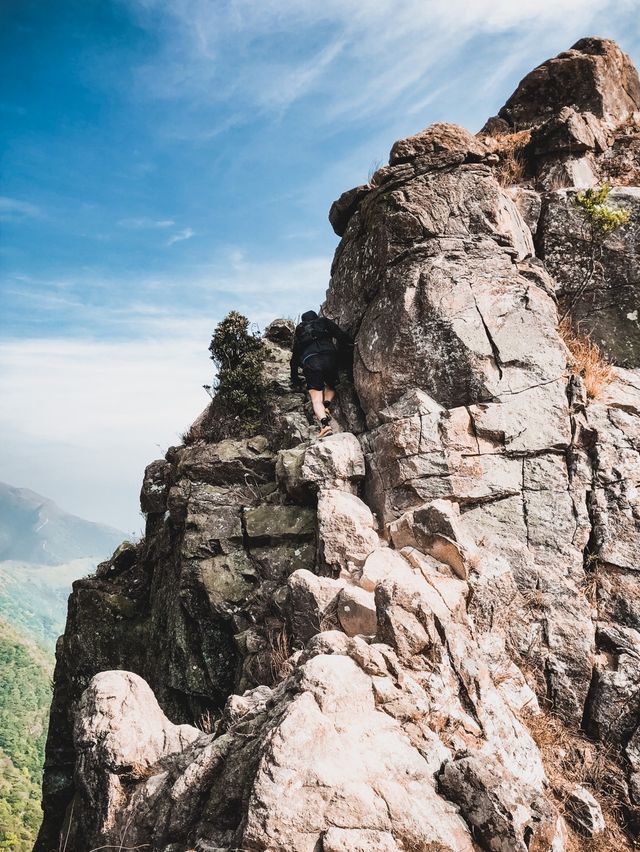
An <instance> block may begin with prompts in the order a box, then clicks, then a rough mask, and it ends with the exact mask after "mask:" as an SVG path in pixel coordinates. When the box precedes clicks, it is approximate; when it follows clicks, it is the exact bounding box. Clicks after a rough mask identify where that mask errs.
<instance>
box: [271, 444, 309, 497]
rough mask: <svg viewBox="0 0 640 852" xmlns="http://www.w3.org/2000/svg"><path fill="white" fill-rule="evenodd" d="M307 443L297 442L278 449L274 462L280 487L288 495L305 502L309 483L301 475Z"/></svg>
mask: <svg viewBox="0 0 640 852" xmlns="http://www.w3.org/2000/svg"><path fill="white" fill-rule="evenodd" d="M307 449H308V445H307V444H299V445H298V446H296V447H292V448H291V449H287V450H280V452H279V453H278V460H277V462H276V477H277V479H278V483H279V485H280V487H281V488H284V490H285V491H286V492H287V494H288V495H289V497H291V498H292V499H294V500H298V501H299V502H306V501H307V500H308V499H310V497H311V489H310V488H309V484H308V483H307V482H306V481H305V480H304V478H303V476H302V466H303V464H304V457H305V453H306V452H307Z"/></svg>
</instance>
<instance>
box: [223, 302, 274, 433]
mask: <svg viewBox="0 0 640 852" xmlns="http://www.w3.org/2000/svg"><path fill="white" fill-rule="evenodd" d="M209 352H210V353H211V359H212V361H213V363H214V364H215V365H216V367H217V368H218V373H217V377H216V381H215V384H214V388H215V397H214V399H213V402H212V404H211V409H210V417H209V428H210V430H211V432H212V433H213V435H212V437H214V438H219V437H224V436H226V435H230V434H234V435H243V434H244V435H247V434H251V433H253V432H255V430H256V428H257V427H258V426H259V424H260V422H261V419H262V417H263V416H264V412H265V409H266V404H267V394H266V386H265V382H264V378H263V375H262V365H263V362H264V359H265V354H266V352H265V345H264V343H263V341H262V339H261V338H260V337H259V335H257V334H254V333H252V332H251V331H249V320H248V319H247V318H246V317H245V316H243V315H242V314H241V313H238V311H231V312H230V313H229V314H227V316H226V317H225V318H224V319H223V320H222V322H220V323H218V325H217V326H216V328H215V331H214V333H213V337H212V338H211V343H210V345H209Z"/></svg>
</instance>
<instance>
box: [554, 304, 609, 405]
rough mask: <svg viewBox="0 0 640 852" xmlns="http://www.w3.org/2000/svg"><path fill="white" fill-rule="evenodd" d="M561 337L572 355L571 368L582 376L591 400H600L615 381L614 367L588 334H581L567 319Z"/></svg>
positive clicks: (561, 330)
mask: <svg viewBox="0 0 640 852" xmlns="http://www.w3.org/2000/svg"><path fill="white" fill-rule="evenodd" d="M559 331H560V336H561V337H562V339H563V340H564V342H565V345H566V347H567V349H568V350H569V353H570V361H569V366H570V367H571V369H572V370H574V372H575V373H577V374H578V375H579V376H582V379H583V381H584V386H585V389H586V391H587V396H588V397H589V399H598V397H599V396H600V395H601V394H602V391H603V390H604V388H606V386H607V385H608V384H610V383H611V382H612V381H613V378H614V372H613V365H612V364H611V363H610V362H609V361H608V360H607V358H606V356H605V355H604V353H603V352H602V350H601V349H600V347H599V346H598V344H597V343H594V341H593V340H592V339H591V338H590V337H589V335H587V334H580V333H579V332H578V331H577V330H576V329H575V328H574V327H573V326H572V325H571V322H570V321H569V320H568V319H567V318H566V317H565V318H564V319H563V320H562V321H561V323H560V325H559Z"/></svg>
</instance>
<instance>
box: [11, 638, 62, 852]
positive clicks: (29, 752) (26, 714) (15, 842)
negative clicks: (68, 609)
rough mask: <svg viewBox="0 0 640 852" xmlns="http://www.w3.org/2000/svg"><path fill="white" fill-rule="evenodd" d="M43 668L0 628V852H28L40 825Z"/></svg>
mask: <svg viewBox="0 0 640 852" xmlns="http://www.w3.org/2000/svg"><path fill="white" fill-rule="evenodd" d="M49 665H50V664H49V663H48V661H47V660H46V657H45V655H44V654H43V653H42V652H41V651H40V650H39V649H38V648H37V647H36V646H35V645H33V644H31V643H29V641H28V640H26V639H23V638H22V637H21V636H19V635H18V634H17V633H15V632H14V631H13V630H12V629H10V628H9V627H8V626H6V625H4V624H3V623H2V622H0V671H1V672H2V681H1V682H0V849H7V850H11V852H28V850H30V849H32V847H33V842H34V840H35V837H36V833H37V831H38V828H39V826H40V821H41V819H42V811H41V809H40V784H41V780H42V765H43V762H44V744H45V739H46V727H47V726H46V716H47V711H48V708H49V702H50V701H51V691H50V688H49V669H48V666H49Z"/></svg>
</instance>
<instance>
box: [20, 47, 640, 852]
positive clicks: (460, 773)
mask: <svg viewBox="0 0 640 852" xmlns="http://www.w3.org/2000/svg"><path fill="white" fill-rule="evenodd" d="M554 63H555V64H554ZM585 68H586V69H587V70H588V71H589V73H586V71H585V70H584V69H585ZM611 69H613V71H612V70H611ZM614 71H615V73H613V72H614ZM583 72H584V73H583ZM581 74H582V77H581V80H582V81H583V83H584V88H583V89H580V92H579V94H580V97H579V98H578V99H577V102H576V103H575V104H573V107H572V108H575V109H576V110H577V111H578V112H582V113H586V112H590V113H591V114H592V115H593V116H595V118H596V119H597V121H598V122H600V124H594V123H593V122H592V121H591V119H588V122H590V124H589V126H590V128H591V131H592V134H593V135H594V138H595V136H598V138H599V139H601V142H600V143H598V144H601V147H602V150H601V152H600V154H601V158H602V161H603V162H604V161H605V160H607V154H610V153H611V152H612V151H615V150H616V144H617V140H619V139H620V134H621V133H622V130H621V129H620V127H621V125H620V122H625V123H626V124H625V127H626V128H627V130H628V122H629V121H632V120H633V110H634V108H635V105H637V103H638V98H637V91H636V88H634V87H635V83H634V80H635V81H636V82H637V75H636V76H634V75H635V70H634V69H633V67H632V66H630V63H629V62H628V59H627V58H626V57H624V54H622V53H621V52H620V51H619V49H618V48H617V47H616V46H615V45H613V44H612V43H611V42H606V41H603V40H598V39H588V40H583V41H582V42H579V43H578V44H577V45H575V46H574V48H572V50H571V51H569V52H567V53H566V54H561V56H560V57H558V58H557V59H556V60H550V61H549V63H545V65H544V66H541V69H536V71H535V72H533V74H532V75H530V76H529V77H528V78H525V81H523V83H522V84H521V85H520V87H519V89H518V90H517V93H516V94H514V96H513V97H512V98H511V99H510V100H509V102H508V104H507V107H508V110H507V107H505V111H501V115H503V113H504V116H503V118H501V121H503V122H504V126H503V125H500V124H498V125H497V126H496V123H495V122H493V125H492V128H493V129H492V133H494V134H497V135H498V136H499V135H500V133H503V134H508V133H509V132H510V131H511V130H513V128H512V127H511V126H510V125H509V122H510V121H512V120H513V121H514V122H515V121H516V120H517V121H518V122H522V121H525V118H523V116H525V117H526V121H527V122H528V123H529V126H531V127H533V128H534V129H535V128H539V127H542V126H543V125H544V126H545V127H546V128H547V130H546V131H545V132H547V131H548V132H549V133H550V128H551V127H552V125H553V122H556V123H558V122H559V123H560V124H562V122H565V119H566V116H564V117H563V116H562V115H561V113H563V110H564V109H565V108H566V106H567V105H566V104H565V103H564V102H562V103H560V102H556V99H555V98H556V94H557V92H558V91H559V89H558V88H557V86H556V85H555V83H553V81H554V80H565V79H570V78H572V75H574V76H576V75H581ZM545 81H546V82H545ZM549 81H551V82H549ZM552 83H553V85H552ZM639 91H640V90H639ZM536 99H537V100H536ZM514 116H515V118H514ZM527 116H528V117H527ZM565 123H566V122H565ZM489 124H490V125H491V122H490V123H489ZM553 126H555V125H553ZM598 128H600V129H602V128H604V129H606V134H607V135H606V137H605V136H604V135H602V134H600V135H598V133H596V131H598ZM625 132H627V131H626V130H625ZM602 133H603V134H604V130H602ZM486 134H487V130H486V129H485V131H483V133H481V134H480V135H479V137H473V136H471V135H470V134H468V133H467V132H466V131H464V130H463V129H462V128H457V127H455V126H453V125H446V124H439V125H434V126H433V127H431V128H428V129H427V130H426V131H423V132H422V133H420V134H417V135H416V136H413V137H410V138H409V139H407V140H401V141H400V142H398V143H396V144H395V145H394V146H393V149H392V151H391V157H390V164H389V166H385V167H383V168H382V169H380V170H379V172H378V173H377V174H376V175H374V178H373V179H372V185H368V186H363V187H358V188H356V189H355V190H352V191H350V192H348V193H345V194H344V195H343V196H342V197H341V199H339V200H338V201H337V202H336V203H335V204H334V206H333V208H332V211H331V220H332V223H333V224H334V227H335V228H336V230H337V231H338V232H339V233H340V234H341V235H342V241H341V243H340V245H339V246H338V249H337V251H336V255H335V259H334V264H333V268H332V277H331V283H330V287H329V290H328V293H327V300H326V303H325V305H324V311H325V313H326V314H328V315H330V316H331V317H333V318H334V319H335V320H336V321H337V322H339V323H340V324H341V325H342V326H343V327H344V328H347V329H349V330H350V331H351V333H352V334H353V335H354V337H355V341H356V348H355V358H354V385H355V393H350V391H349V388H347V389H346V390H345V391H343V394H342V400H341V409H342V412H343V422H342V426H343V427H344V428H345V429H348V430H349V431H345V432H340V433H339V434H336V435H334V436H333V437H331V438H330V439H327V440H325V441H322V442H315V443H313V442H312V441H311V440H310V426H309V423H310V421H309V418H308V413H307V411H306V408H305V405H304V400H303V397H302V396H301V395H300V394H295V393H292V392H291V391H290V389H289V386H288V381H287V371H286V362H287V358H288V350H287V345H288V340H289V336H288V334H287V331H286V329H287V324H286V323H283V322H282V321H280V322H278V323H277V324H274V325H273V326H272V327H271V328H270V329H267V332H266V343H267V345H268V349H269V359H268V361H267V363H266V364H265V375H266V376H267V378H268V379H269V382H270V389H271V396H272V406H273V411H272V417H271V418H270V420H271V427H270V430H269V433H268V434H265V435H256V436H253V437H251V438H244V439H242V440H233V439H230V440H226V441H222V442H219V443H217V444H211V443H207V441H206V440H204V438H199V437H198V425H197V424H196V426H195V427H194V429H193V430H192V437H193V438H194V439H195V442H194V443H192V444H191V445H189V446H186V447H180V448H172V449H171V450H170V451H169V453H168V454H167V458H166V459H164V460H160V461H158V462H154V463H153V464H152V465H150V467H149V468H148V469H147V472H146V475H145V481H144V485H143V490H142V495H141V502H142V508H143V510H144V511H145V512H146V513H147V534H146V537H145V541H144V542H143V543H142V544H141V545H140V546H139V547H137V548H133V547H123V548H121V549H120V550H119V551H117V552H116V554H114V557H113V558H112V559H111V560H110V561H109V562H108V563H105V564H104V565H102V566H100V568H99V570H98V572H97V575H96V577H93V578H88V579H85V580H82V581H79V582H78V583H76V584H75V587H74V592H73V595H72V598H71V601H70V609H69V619H68V623H67V630H66V632H65V636H64V637H63V638H62V639H61V642H60V645H59V649H58V665H57V669H56V675H55V695H54V704H53V707H52V717H51V718H52V723H51V729H50V739H49V745H48V758H47V768H46V777H45V787H44V792H45V814H46V818H45V823H44V826H43V829H42V832H41V836H40V839H39V843H38V845H37V847H36V848H37V849H39V850H41V852H44V850H46V851H47V852H48V850H50V849H55V848H58V844H59V837H60V834H62V837H63V839H64V840H65V842H66V847H65V848H66V849H67V850H77V852H88V850H91V849H94V848H96V847H99V846H103V845H109V844H111V845H115V846H116V847H118V846H120V847H124V846H129V847H130V846H143V847H144V846H145V845H146V846H147V847H149V848H152V849H157V850H163V852H187V850H197V851H198V852H213V850H216V852H221V850H229V852H230V850H233V849H245V850H255V852H258V850H263V852H266V850H283V852H284V850H295V852H360V850H361V852H364V850H367V852H394V851H395V850H405V852H408V850H424V852H427V850H430V852H433V850H452V852H454V850H474V849H486V850H501V852H511V850H514V852H515V851H516V850H517V852H526V850H530V852H532V850H539V852H541V851H542V850H554V852H561V850H563V849H567V850H568V849H572V848H575V843H576V837H579V838H584V837H585V835H600V836H602V832H603V831H606V832H608V833H609V836H611V837H615V838H616V843H617V845H618V846H619V848H624V845H625V844H626V843H627V842H628V839H629V837H630V836H631V835H633V834H634V833H637V831H638V824H639V823H638V805H639V804H640V792H639V791H640V746H639V737H640V735H639V734H638V728H639V723H640V687H638V682H639V676H640V669H639V668H638V660H639V659H640V632H639V631H640V592H639V587H638V583H637V573H636V572H637V571H638V569H639V563H638V552H639V549H638V544H639V541H640V500H639V498H638V490H637V489H638V480H639V479H640V459H639V458H638V454H639V453H640V378H639V376H638V373H637V371H636V370H633V369H617V370H616V371H615V376H614V380H613V381H612V382H611V383H610V385H609V386H608V387H607V389H606V393H605V394H603V396H602V397H601V398H600V399H599V400H598V401H589V400H588V399H587V397H586V394H585V392H584V388H583V386H582V383H581V381H580V379H579V377H577V376H572V375H571V374H570V371H569V370H568V369H567V366H566V364H567V352H566V349H565V347H564V344H563V343H562V340H561V338H560V337H559V335H558V331H557V325H558V311H557V304H556V292H558V294H559V295H560V297H561V298H562V292H563V288H570V280H571V278H570V276H571V267H570V264H569V263H568V262H566V261H563V259H562V252H561V251H558V250H556V249H554V245H556V244H559V240H560V239H561V238H563V227H564V226H563V225H558V224H557V223H558V222H560V221H563V220H561V217H560V214H558V215H555V216H553V217H552V216H551V214H550V211H551V210H552V208H553V205H554V204H555V205H556V206H557V205H559V204H563V203H565V201H566V198H567V197H568V194H569V193H568V192H567V193H564V194H562V193H546V192H543V196H542V198H539V196H538V194H537V190H536V189H533V188H531V187H528V188H527V187H523V186H519V187H510V188H506V189H505V188H504V187H501V186H500V184H499V183H498V181H497V179H496V176H497V175H498V176H499V166H500V158H499V156H497V155H496V153H495V150H496V148H495V145H494V144H493V143H491V141H490V140H488V139H486V138H485V137H486ZM493 138H496V137H495V136H494V137H493ZM549 156H551V155H549ZM553 157H556V162H561V163H563V164H566V163H565V159H566V155H565V153H564V152H561V153H559V154H557V155H556V154H553ZM553 157H552V159H553ZM596 159H597V158H596ZM596 159H594V162H596ZM607 162H608V163H609V164H610V163H611V157H609V159H608V160H607ZM545 163H546V165H545V168H546V167H547V166H549V167H550V163H551V160H546V161H545ZM540 174H542V172H541V173H540ZM541 180H542V178H541ZM538 189H540V187H538ZM525 200H526V201H528V202H529V203H528V204H525ZM536 200H537V201H538V202H539V204H538V205H537V206H536V203H535V202H536ZM540 209H542V210H543V213H542V217H541V218H540ZM567 209H568V208H567ZM553 222H555V223H556V224H553V225H552V224H550V223H553ZM635 227H637V223H636V225H635ZM532 230H534V231H536V233H535V243H534V239H533V236H534V235H533V234H532ZM567 231H568V233H567V236H566V238H567V239H572V238H573V237H572V232H571V229H570V228H567ZM633 233H635V231H634V230H633V229H630V230H628V231H626V232H625V233H622V234H621V235H617V239H618V241H619V242H618V244H617V248H616V251H617V254H616V257H617V258H618V260H617V261H616V262H615V263H614V262H613V261H612V263H611V268H613V267H614V266H615V267H616V268H620V269H631V263H630V258H632V257H633V236H632V235H633ZM554 240H555V241H556V242H555V243H554ZM534 245H537V246H538V251H539V252H541V253H544V259H545V262H546V263H547V264H548V267H546V266H545V265H544V264H543V262H542V260H541V259H540V257H536V256H535V249H534ZM541 247H542V248H541ZM625 264H626V266H625ZM550 272H551V273H552V274H553V276H554V277H552V275H551V274H550ZM622 274H626V273H621V275H622ZM627 278H630V276H627ZM625 280H627V279H625ZM600 283H601V284H602V286H603V287H604V286H607V287H608V286H610V283H611V278H610V276H609V274H608V273H607V272H606V268H604V271H603V277H602V281H601V282H600ZM613 289H615V288H613ZM629 298H631V297H629ZM628 307H629V300H628V299H626V298H625V300H618V301H617V300H616V299H615V298H611V299H610V300H609V310H610V315H609V316H610V319H609V320H608V323H609V325H608V327H612V326H611V323H617V322H619V321H621V313H624V312H626V313H628V312H629V311H628ZM625 363H628V362H626V361H625ZM351 433H356V434H357V438H356V437H355V436H354V434H351ZM525 675H526V676H525ZM536 693H537V695H536ZM549 713H551V714H552V716H548V715H547V714H549ZM552 720H553V725H557V726H564V727H563V730H566V731H567V732H569V733H570V735H571V736H574V737H576V738H577V737H578V733H579V731H581V730H582V731H584V732H585V734H586V735H587V736H588V737H589V738H590V739H591V742H589V741H588V740H587V739H585V738H584V737H583V738H582V739H580V740H579V746H577V747H576V749H577V752H578V753H579V755H580V759H584V760H586V758H587V756H589V755H591V754H592V751H593V750H594V749H596V750H597V749H600V753H601V755H602V758H601V765H602V766H603V767H605V769H603V770H602V772H601V775H602V776H603V777H604V781H603V787H602V793H603V795H605V794H606V795H608V793H607V791H610V790H611V789H612V788H613V787H615V798H616V811H615V813H614V814H613V816H612V814H611V813H608V814H607V819H608V822H609V824H608V827H607V828H605V822H604V820H603V816H602V813H601V810H600V804H599V801H598V799H599V796H600V792H601V791H600V790H598V789H596V788H592V789H591V791H589V790H588V789H585V787H583V786H581V785H580V784H578V783H577V782H576V781H575V778H570V779H568V780H563V779H562V778H560V777H559V774H558V768H557V766H556V765H555V764H556V763H558V764H562V765H564V764H565V763H566V762H567V760H568V758H567V753H568V749H567V748H564V747H563V746H561V745H560V743H558V745H557V748H555V750H554V752H553V754H554V757H553V763H551V764H550V763H549V761H547V764H546V766H545V765H544V763H543V760H542V757H543V756H544V757H548V756H549V755H548V753H545V754H542V755H541V752H540V750H539V748H538V745H537V744H536V742H540V737H539V736H537V738H536V740H534V738H533V736H532V734H531V733H530V731H529V728H530V729H531V731H532V732H533V733H534V734H535V732H536V730H538V731H539V730H540V728H544V727H549V728H552V729H553V730H555V728H553V725H552V724H551V723H552ZM558 720H561V722H560V721H558ZM195 723H198V725H199V726H200V727H195V726H194V724H195ZM203 729H204V730H203ZM575 742H578V740H577V739H576V740H575ZM543 752H544V749H543ZM556 758H557V760H556ZM607 773H609V775H607ZM585 777H587V776H586V775H585ZM594 796H595V797H594ZM603 805H606V802H605V801H604V800H603ZM605 810H607V808H606V807H605ZM616 815H617V817H616ZM616 818H617V819H618V820H619V821H621V822H622V821H624V823H625V828H626V831H627V837H626V839H625V836H624V835H623V834H621V832H620V826H617V825H615V824H614V823H615V819H616ZM612 820H613V823H612ZM576 831H577V832H578V834H577V835H576V834H572V833H573V832H576ZM578 842H582V841H581V840H579V841H578ZM584 842H586V841H584ZM595 842H596V843H597V842H598V840H597V839H596V841H595ZM572 844H573V846H572Z"/></svg>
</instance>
